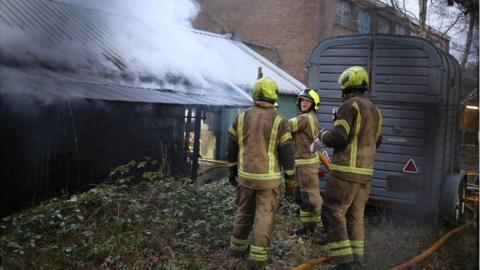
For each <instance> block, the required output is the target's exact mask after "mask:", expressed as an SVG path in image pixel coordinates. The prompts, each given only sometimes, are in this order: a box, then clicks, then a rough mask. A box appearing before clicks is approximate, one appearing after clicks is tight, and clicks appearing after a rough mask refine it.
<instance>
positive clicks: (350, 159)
mask: <svg viewBox="0 0 480 270" xmlns="http://www.w3.org/2000/svg"><path fill="white" fill-rule="evenodd" d="M338 84H339V85H340V89H341V90H342V97H343V102H342V104H341V105H340V107H339V108H338V110H337V112H336V114H335V117H334V120H333V129H332V130H320V132H319V134H318V138H319V140H320V141H321V142H322V143H323V144H325V145H326V146H328V147H333V158H332V164H331V168H330V175H329V177H328V178H327V186H326V189H325V197H324V199H325V201H324V206H325V208H326V222H327V224H328V226H327V235H328V247H329V252H330V256H331V257H332V259H333V261H334V262H335V263H336V264H337V269H356V268H359V267H360V264H361V262H362V260H363V256H364V248H365V240H364V239H365V238H364V216H363V215H364V209H365V204H366V202H367V199H368V195H369V193H370V188H371V180H372V174H373V165H374V162H375V151H376V149H377V147H378V146H379V145H380V143H381V138H382V135H381V134H382V133H381V132H382V115H381V113H380V110H379V109H378V108H377V106H375V105H374V104H373V103H372V102H370V100H368V99H367V97H366V96H365V95H364V93H365V91H367V90H368V74H367V71H366V70H365V69H364V68H362V67H360V66H353V67H350V68H348V69H346V70H345V71H344V72H343V73H342V74H341V75H340V77H339V79H338Z"/></svg>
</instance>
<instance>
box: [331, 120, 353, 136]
mask: <svg viewBox="0 0 480 270" xmlns="http://www.w3.org/2000/svg"><path fill="white" fill-rule="evenodd" d="M333 126H334V127H336V126H342V127H343V129H345V132H346V134H347V137H348V134H349V133H350V126H349V125H348V122H347V121H346V120H343V119H340V120H337V121H335V122H333Z"/></svg>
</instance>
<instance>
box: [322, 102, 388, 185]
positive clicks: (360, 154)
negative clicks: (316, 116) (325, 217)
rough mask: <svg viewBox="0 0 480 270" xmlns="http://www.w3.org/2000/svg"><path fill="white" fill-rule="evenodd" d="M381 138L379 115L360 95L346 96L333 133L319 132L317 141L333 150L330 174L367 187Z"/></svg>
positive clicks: (377, 110) (335, 120) (376, 109)
mask: <svg viewBox="0 0 480 270" xmlns="http://www.w3.org/2000/svg"><path fill="white" fill-rule="evenodd" d="M381 135H382V114H381V112H380V110H379V109H378V108H377V106H375V105H374V104H373V103H372V102H370V100H368V99H367V98H366V97H365V96H364V95H363V94H362V93H355V94H351V95H349V96H347V97H346V98H345V100H344V101H343V103H342V104H341V105H340V107H339V108H338V110H337V112H336V115H335V118H334V122H333V130H331V131H327V132H323V133H322V134H321V137H320V139H321V140H322V141H323V142H324V143H325V144H326V145H327V146H330V147H333V148H334V149H333V157H332V164H331V165H330V174H332V175H334V176H336V177H339V178H342V179H345V180H349V181H353V182H357V183H369V182H370V181H371V179H372V174H373V165H374V162H375V151H376V149H377V145H379V142H380V141H381Z"/></svg>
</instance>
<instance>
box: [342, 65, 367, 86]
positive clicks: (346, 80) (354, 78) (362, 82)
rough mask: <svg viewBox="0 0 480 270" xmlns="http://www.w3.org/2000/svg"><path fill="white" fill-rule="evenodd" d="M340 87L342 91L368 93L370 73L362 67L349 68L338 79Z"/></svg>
mask: <svg viewBox="0 0 480 270" xmlns="http://www.w3.org/2000/svg"><path fill="white" fill-rule="evenodd" d="M338 85H340V89H342V91H344V90H347V89H358V90H362V91H366V90H367V89H368V73H367V71H366V70H365V69H364V68H363V67H360V66H353V67H349V68H347V69H346V70H345V71H344V72H342V74H340V77H338Z"/></svg>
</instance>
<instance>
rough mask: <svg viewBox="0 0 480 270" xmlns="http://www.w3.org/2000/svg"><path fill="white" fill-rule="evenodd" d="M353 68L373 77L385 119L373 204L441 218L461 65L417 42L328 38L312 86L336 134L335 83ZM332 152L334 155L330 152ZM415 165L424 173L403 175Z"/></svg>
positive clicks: (452, 160) (452, 156)
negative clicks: (436, 214) (396, 205)
mask: <svg viewBox="0 0 480 270" xmlns="http://www.w3.org/2000/svg"><path fill="white" fill-rule="evenodd" d="M352 65H361V66H363V67H365V68H366V69H367V70H368V72H369V75H370V82H371V85H370V91H369V96H370V99H371V100H372V101H373V102H374V103H375V104H376V105H377V106H378V107H379V108H380V110H381V111H382V114H383V135H384V139H383V144H382V145H381V146H380V148H379V149H378V150H377V155H376V162H375V168H374V169H375V171H374V175H373V180H372V192H371V195H370V196H371V198H372V199H377V200H381V201H393V202H402V203H409V204H417V205H418V206H419V209H422V210H425V211H432V212H434V211H436V209H437V206H438V200H439V194H440V188H441V183H442V181H443V179H444V178H445V176H446V174H448V173H450V172H452V171H453V170H454V169H455V164H456V155H457V153H458V132H457V128H458V104H459V100H458V89H459V87H460V85H459V84H460V69H459V67H458V63H457V62H456V60H455V59H453V57H452V56H450V55H446V54H445V53H443V52H441V51H440V50H439V49H437V48H436V47H435V46H434V45H433V44H431V43H430V42H428V41H426V40H424V39H421V38H417V37H409V36H392V35H378V34H376V35H356V36H342V37H334V38H330V39H327V40H325V41H323V42H321V43H320V44H318V45H317V47H316V48H315V49H314V51H313V52H312V55H311V58H310V62H309V87H313V88H316V89H318V90H319V94H320V98H321V100H322V102H321V105H320V109H319V111H318V113H317V117H318V120H319V122H320V126H321V128H332V120H333V115H332V113H333V112H334V111H335V110H336V108H338V106H339V105H340V103H341V94H340V90H339V88H338V84H337V80H338V77H339V75H340V73H341V72H342V71H343V70H345V69H346V68H348V67H350V66H352ZM452 80H453V81H452ZM327 152H328V153H329V154H330V155H331V154H332V149H327ZM409 159H413V160H414V161H415V163H416V165H417V168H418V170H419V172H418V174H407V173H404V172H403V167H404V166H405V165H406V163H407V162H408V160H409ZM412 183H416V184H418V183H420V185H421V184H423V187H418V186H417V187H414V185H412ZM324 185H325V183H321V187H324Z"/></svg>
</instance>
